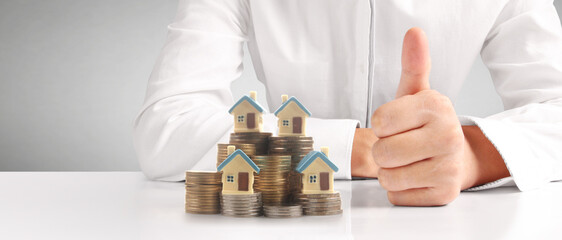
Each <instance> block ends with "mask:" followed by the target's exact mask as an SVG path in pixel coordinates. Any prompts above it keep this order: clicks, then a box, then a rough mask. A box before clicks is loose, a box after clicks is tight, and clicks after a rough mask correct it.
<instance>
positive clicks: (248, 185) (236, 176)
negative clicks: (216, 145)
mask: <svg viewBox="0 0 562 240" xmlns="http://www.w3.org/2000/svg"><path fill="white" fill-rule="evenodd" d="M228 155H229V156H228V157H227V158H226V159H225V160H224V161H223V162H222V163H221V164H220V165H219V166H218V167H217V170H218V171H220V172H222V194H253V193H254V172H256V173H258V174H259V173H260V168H259V167H258V166H256V164H254V162H252V160H251V159H250V158H249V157H248V155H246V154H245V153H244V151H242V150H240V149H238V150H236V151H234V146H228Z"/></svg>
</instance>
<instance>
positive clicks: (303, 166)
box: [295, 151, 339, 173]
mask: <svg viewBox="0 0 562 240" xmlns="http://www.w3.org/2000/svg"><path fill="white" fill-rule="evenodd" d="M318 157H319V158H320V159H322V161H324V162H325V163H326V164H328V166H329V167H330V168H331V169H332V170H334V172H337V171H338V170H339V169H338V167H336V165H334V163H333V162H331V161H330V159H328V157H327V156H326V155H325V154H324V153H322V152H319V151H312V152H310V153H308V154H307V155H306V156H305V157H304V158H303V159H302V160H301V161H300V162H299V165H297V169H295V170H296V171H297V172H299V173H302V171H304V170H305V169H306V168H308V166H310V164H312V162H314V160H315V159H316V158H318Z"/></svg>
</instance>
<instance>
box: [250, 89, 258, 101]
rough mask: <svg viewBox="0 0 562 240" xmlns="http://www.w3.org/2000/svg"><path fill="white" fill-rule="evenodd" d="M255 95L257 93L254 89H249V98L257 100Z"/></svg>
mask: <svg viewBox="0 0 562 240" xmlns="http://www.w3.org/2000/svg"><path fill="white" fill-rule="evenodd" d="M257 96H258V93H257V92H256V91H250V98H252V99H254V101H257Z"/></svg>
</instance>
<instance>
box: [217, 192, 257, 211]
mask: <svg viewBox="0 0 562 240" xmlns="http://www.w3.org/2000/svg"><path fill="white" fill-rule="evenodd" d="M220 203H221V208H222V215H225V216H229V217H257V216H261V214H262V211H261V206H262V201H261V193H259V192H257V193H253V194H221V201H220Z"/></svg>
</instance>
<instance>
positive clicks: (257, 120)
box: [228, 91, 264, 132]
mask: <svg viewBox="0 0 562 240" xmlns="http://www.w3.org/2000/svg"><path fill="white" fill-rule="evenodd" d="M256 95H257V93H256V92H254V91H252V92H250V96H243V97H242V98H240V100H238V102H236V103H235V104H234V105H233V106H232V107H231V108H230V110H228V112H229V113H230V114H232V116H234V132H260V131H261V130H262V126H263V112H264V109H263V107H262V106H260V104H259V103H258V102H257V100H256Z"/></svg>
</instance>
